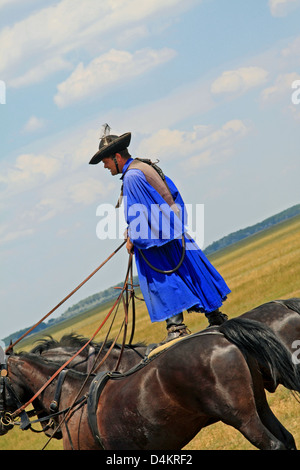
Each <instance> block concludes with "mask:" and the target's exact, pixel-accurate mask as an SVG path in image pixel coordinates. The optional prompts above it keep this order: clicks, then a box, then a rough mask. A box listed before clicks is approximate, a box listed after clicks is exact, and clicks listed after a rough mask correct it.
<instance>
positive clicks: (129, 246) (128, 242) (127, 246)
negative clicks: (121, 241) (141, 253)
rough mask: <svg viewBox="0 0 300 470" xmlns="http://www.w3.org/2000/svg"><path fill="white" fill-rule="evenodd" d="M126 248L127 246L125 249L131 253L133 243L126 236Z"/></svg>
mask: <svg viewBox="0 0 300 470" xmlns="http://www.w3.org/2000/svg"><path fill="white" fill-rule="evenodd" d="M126 248H127V251H128V253H129V254H131V253H133V251H134V250H133V243H132V241H131V240H130V238H129V237H128V238H127V242H126Z"/></svg>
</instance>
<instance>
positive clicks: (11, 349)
mask: <svg viewBox="0 0 300 470" xmlns="http://www.w3.org/2000/svg"><path fill="white" fill-rule="evenodd" d="M13 353H14V349H13V347H12V340H10V343H9V349H8V351H7V355H8V356H10V355H11V354H13Z"/></svg>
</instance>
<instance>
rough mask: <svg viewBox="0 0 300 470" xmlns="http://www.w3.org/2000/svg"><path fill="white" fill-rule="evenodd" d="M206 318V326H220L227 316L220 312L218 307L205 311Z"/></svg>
mask: <svg viewBox="0 0 300 470" xmlns="http://www.w3.org/2000/svg"><path fill="white" fill-rule="evenodd" d="M205 316H206V318H207V319H208V322H209V325H208V326H220V325H222V323H224V322H225V321H226V320H228V316H227V315H226V314H225V313H222V312H220V310H219V309H217V310H214V311H213V312H209V313H205Z"/></svg>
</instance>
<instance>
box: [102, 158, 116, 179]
mask: <svg viewBox="0 0 300 470" xmlns="http://www.w3.org/2000/svg"><path fill="white" fill-rule="evenodd" d="M102 162H103V166H104V168H106V169H107V170H110V173H111V174H112V176H114V175H117V174H118V172H117V168H116V164H115V162H114V161H113V157H105V158H103V160H102Z"/></svg>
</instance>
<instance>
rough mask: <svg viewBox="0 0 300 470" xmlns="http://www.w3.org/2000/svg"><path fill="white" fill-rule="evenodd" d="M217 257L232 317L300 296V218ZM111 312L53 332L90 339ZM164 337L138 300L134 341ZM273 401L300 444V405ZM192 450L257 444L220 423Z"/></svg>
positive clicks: (21, 444) (279, 398)
mask: <svg viewBox="0 0 300 470" xmlns="http://www.w3.org/2000/svg"><path fill="white" fill-rule="evenodd" d="M211 261H212V262H213V264H214V265H215V266H216V267H217V268H218V270H219V271H220V272H221V274H222V275H223V276H224V278H225V279H226V282H227V283H228V285H229V286H230V288H231V290H232V293H231V294H230V296H229V298H228V300H227V302H226V304H225V305H224V311H226V313H227V314H228V315H229V317H231V318H232V317H235V316H237V315H239V314H241V313H243V312H245V311H246V310H249V309H251V308H253V307H255V306H257V305H260V304H262V303H264V302H267V301H269V300H274V299H279V298H289V297H300V282H299V280H300V217H296V218H294V219H292V220H290V221H288V222H284V223H281V224H279V225H278V226H277V227H275V228H272V229H269V230H267V231H265V232H262V233H261V234H257V235H255V236H253V237H251V238H248V239H247V240H244V241H242V242H240V243H237V244H235V245H234V246H233V247H231V248H228V249H225V250H222V251H221V252H218V253H217V254H215V255H214V256H212V257H211ZM108 310H109V306H106V307H105V308H102V309H101V310H98V309H95V310H94V311H91V312H89V313H88V314H86V315H81V316H80V317H78V318H77V319H76V321H75V320H74V319H72V321H69V322H65V323H64V324H61V325H60V326H59V327H53V328H52V329H51V330H50V331H49V334H52V335H53V336H54V337H55V338H60V337H61V336H62V335H63V334H65V333H69V332H77V333H81V334H82V335H84V336H87V337H90V336H91V335H92V334H93V333H94V332H95V331H96V329H97V328H98V326H99V324H100V323H101V321H102V320H103V318H104V317H105V315H106V313H107V312H108ZM121 320H122V310H121V311H120V313H119V315H118V318H117V319H116V322H115V325H114V326H113V329H112V332H111V335H110V336H111V337H114V336H115V335H116V334H117V332H118V330H119V328H120V324H121ZM185 320H186V323H187V324H188V326H189V328H190V329H191V330H192V331H193V332H195V331H198V330H200V329H202V328H204V327H206V326H207V322H206V319H205V317H204V316H203V315H201V314H189V315H186V318H185ZM108 323H110V321H108ZM106 331H107V330H101V336H100V337H99V338H96V339H97V340H99V341H100V340H102V339H103V338H104V336H105V334H106ZM47 333H48V332H47ZM164 336H165V326H164V323H163V324H162V323H157V324H151V323H150V320H149V317H148V314H147V311H146V308H145V306H144V304H143V302H141V301H138V302H137V320H136V333H135V337H134V340H135V341H136V342H137V341H145V342H146V343H152V342H157V341H160V340H161V339H162V338H163V337H164ZM37 338H38V335H36V336H35V337H31V338H30V341H27V342H26V341H23V344H22V345H21V346H20V347H21V349H29V347H31V345H32V342H33V340H36V339H37ZM120 339H121V337H120ZM268 400H269V403H270V405H271V408H272V410H273V411H274V413H275V415H276V416H277V417H278V418H279V420H280V421H281V422H282V423H283V425H284V426H286V427H287V429H288V430H289V431H290V432H291V433H292V434H293V435H294V438H295V440H296V443H297V444H298V447H300V430H299V426H298V421H299V403H297V402H296V401H295V399H294V398H293V397H292V395H291V393H290V392H288V391H287V390H285V389H284V388H279V389H278V390H277V391H276V393H275V394H272V395H268ZM46 441H47V439H46V438H45V437H44V436H43V435H36V434H31V433H30V432H29V431H27V432H24V431H23V432H22V431H19V430H14V431H11V432H10V433H9V434H8V435H6V436H4V437H2V438H0V449H2V450H4V449H20V450H21V449H41V448H42V447H43V445H44V444H45V442H46ZM61 448H62V445H61V442H60V441H51V443H50V445H49V446H48V447H47V449H49V450H50V449H61ZM186 449H189V450H193V449H203V450H212V449H213V450H224V449H226V450H237V449H239V450H248V449H253V446H252V445H251V444H250V443H249V442H248V441H247V440H246V439H245V438H244V437H243V436H242V435H241V434H240V433H239V432H237V431H236V430H235V429H233V428H231V427H229V426H226V425H224V424H223V423H217V424H215V425H213V426H209V427H208V428H205V429H203V430H202V431H201V432H200V433H199V434H198V435H197V436H196V437H195V438H194V439H193V440H192V441H191V442H190V443H189V444H188V445H187V446H186Z"/></svg>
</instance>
